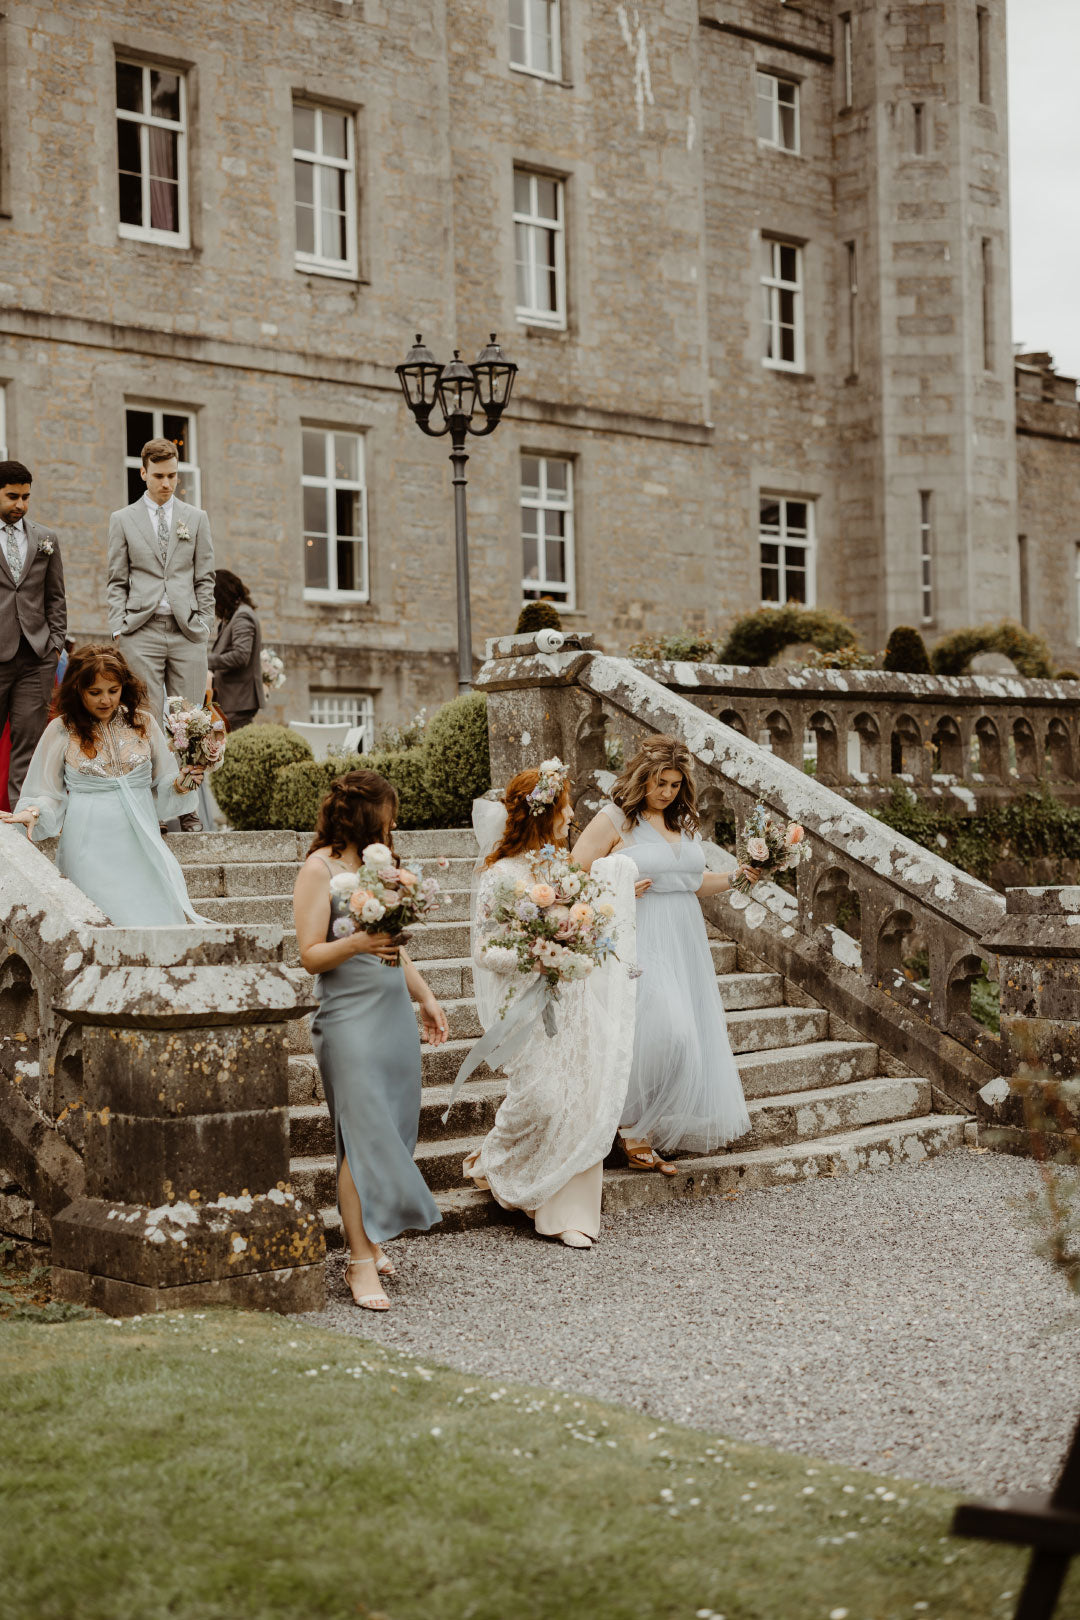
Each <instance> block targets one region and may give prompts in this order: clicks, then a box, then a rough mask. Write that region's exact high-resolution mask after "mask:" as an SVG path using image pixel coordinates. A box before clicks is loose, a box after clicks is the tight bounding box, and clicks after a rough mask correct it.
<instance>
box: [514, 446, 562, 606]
mask: <svg viewBox="0 0 1080 1620" xmlns="http://www.w3.org/2000/svg"><path fill="white" fill-rule="evenodd" d="M526 456H528V458H529V460H530V461H537V462H539V464H540V494H539V495H538V496H534V495H529V496H527V495H526V494H525V487H524V485H523V484H522V483H521V470H520V462H519V464H518V501H519V510H520V511H525V510H529V511H534V512H539V513H544V512H549V511H555V512H562V513H563V514H564V515H565V520H566V521H565V525H564V533H563V548H564V550H563V555H564V558H565V564H566V570H565V571H566V578H565V580H549V579H548V578H547V575H546V572H545V571H544V565H545V564H546V562H547V544H546V541H544V534H543V518H542V517H541V518H540V519H539V520H538V522H537V570H538V572H537V577H536V578H535V579H526V578H525V575H524V570H522V580H521V593H522V600H523V601H524V602H535V601H537V600H538V597H537V596H526V595H525V592H526V591H536V592H538V593H539V595H540V596H550V597H551V599H552V601H553V602H554V603H555V605H556V607H559V608H565V609H566V610H567V611H568V612H572V611H573V610H574V608H575V607H576V605H577V580H576V576H577V559H576V557H575V546H574V463H573V461H572V460H571V459H570V457H569V456H544V455H537V454H536V452H535V451H530V450H523V451H522V452H521V459H522V460H524V459H525V457H526ZM552 461H558V462H561V463H562V464H563V465H564V466H565V468H566V494H565V496H563V495H561V494H558V493H556V494H554V495H553V494H552V493H551V491H550V490H549V489H548V464H549V463H550V462H552ZM542 541H544V544H543V549H542V550H541V544H540V543H541V542H542ZM521 545H522V560H523V561H524V546H525V533H524V529H523V530H522V534H521ZM560 592H565V593H566V594H565V596H564V597H562V598H560V596H559V593H560Z"/></svg>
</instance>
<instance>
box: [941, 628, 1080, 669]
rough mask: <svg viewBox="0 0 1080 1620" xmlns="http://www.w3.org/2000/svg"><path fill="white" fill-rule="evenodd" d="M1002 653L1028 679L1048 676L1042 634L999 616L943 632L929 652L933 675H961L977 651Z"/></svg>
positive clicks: (1048, 655) (1049, 662)
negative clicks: (997, 621) (997, 619)
mask: <svg viewBox="0 0 1080 1620" xmlns="http://www.w3.org/2000/svg"><path fill="white" fill-rule="evenodd" d="M984 652H996V653H1003V654H1004V655H1005V657H1006V658H1011V659H1012V661H1013V663H1014V664H1015V665H1016V671H1017V674H1018V675H1024V676H1026V677H1027V678H1028V679H1029V680H1050V679H1052V678H1053V674H1054V660H1053V658H1052V656H1051V653H1050V648H1049V647H1048V646H1047V644H1046V642H1045V641H1044V640H1043V638H1042V636H1036V635H1034V634H1033V633H1032V632H1031V631H1030V630H1025V629H1024V627H1023V625H1020V624H1013V622H1012V621H1011V620H1010V619H1002V621H1001V623H1000V624H981V625H977V626H975V627H974V628H973V629H970V630H954V631H953V632H952V634H951V635H948V636H943V637H942V639H941V640H940V641H939V642H938V643H937V645H936V647H935V648H934V650H933V652H932V653H931V654H930V660H931V663H932V664H933V666H934V673H935V675H965V674H966V673H967V671H968V669H969V668H970V666H971V660H972V659H973V658H974V657H976V656H977V655H978V654H979V653H984Z"/></svg>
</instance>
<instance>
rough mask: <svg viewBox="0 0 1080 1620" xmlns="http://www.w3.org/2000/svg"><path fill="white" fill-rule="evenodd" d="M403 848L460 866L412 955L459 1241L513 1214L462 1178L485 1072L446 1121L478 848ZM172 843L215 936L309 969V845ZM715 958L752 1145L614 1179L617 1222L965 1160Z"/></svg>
mask: <svg viewBox="0 0 1080 1620" xmlns="http://www.w3.org/2000/svg"><path fill="white" fill-rule="evenodd" d="M395 842H396V845H397V848H398V851H399V854H400V855H401V856H402V858H403V859H407V860H408V861H409V862H410V864H412V865H416V864H417V863H419V864H420V865H423V864H424V863H425V862H432V861H433V860H434V859H435V857H437V856H446V857H447V858H448V859H449V861H450V866H449V868H448V870H446V871H444V872H440V874H439V878H440V882H441V884H442V888H443V891H444V899H445V904H444V906H443V908H442V910H441V912H440V913H439V917H440V920H439V921H438V922H435V923H432V924H429V925H427V926H426V927H424V928H422V929H419V930H418V931H417V932H416V934H415V936H414V938H413V942H412V944H411V946H410V952H411V954H412V956H413V959H414V960H415V961H416V962H417V964H418V965H419V966H420V968H421V970H422V972H423V973H424V975H425V977H426V978H427V980H428V983H429V984H430V985H431V988H432V989H433V991H434V992H435V994H436V995H437V996H438V997H439V999H440V1000H441V1001H442V1003H443V1006H444V1007H445V1009H446V1013H447V1017H448V1019H449V1023H450V1039H449V1040H448V1041H447V1042H446V1044H445V1045H444V1046H442V1047H439V1048H436V1049H430V1050H429V1049H428V1048H426V1047H425V1048H424V1052H423V1080H424V1090H423V1102H422V1108H421V1115H420V1139H419V1143H418V1146H417V1160H418V1162H419V1164H420V1165H421V1167H422V1169H423V1172H424V1176H425V1178H426V1179H427V1181H428V1184H429V1185H430V1187H431V1189H432V1191H433V1193H434V1195H435V1197H436V1200H437V1201H438V1204H439V1206H440V1208H441V1210H442V1213H443V1221H444V1225H445V1227H446V1228H448V1229H455V1228H462V1227H465V1226H472V1225H477V1224H480V1223H482V1222H485V1221H487V1220H491V1219H495V1218H498V1217H499V1216H500V1213H501V1212H500V1211H499V1209H498V1206H497V1205H495V1203H494V1201H493V1200H492V1199H491V1198H490V1197H489V1196H488V1195H487V1194H486V1193H481V1192H478V1191H477V1190H476V1189H475V1188H473V1187H471V1186H466V1185H465V1184H464V1183H463V1182H462V1178H461V1161H462V1159H463V1158H464V1156H465V1155H466V1153H468V1152H469V1151H470V1149H472V1148H474V1147H476V1146H478V1145H479V1143H480V1141H481V1140H482V1138H483V1136H484V1134H485V1133H486V1131H487V1130H488V1129H489V1127H490V1125H491V1122H492V1120H493V1119H494V1117H495V1110H496V1109H497V1107H498V1105H499V1101H500V1099H501V1097H502V1094H503V1086H502V1083H501V1081H500V1080H499V1079H498V1077H497V1076H496V1075H494V1074H492V1073H491V1072H490V1071H488V1070H486V1069H484V1068H481V1069H480V1070H478V1071H477V1075H476V1077H475V1078H473V1079H472V1080H471V1081H469V1082H468V1083H467V1085H466V1086H465V1088H464V1090H463V1092H462V1094H461V1097H460V1098H459V1100H458V1102H457V1103H456V1105H455V1108H454V1112H453V1115H452V1116H451V1119H450V1121H449V1123H448V1124H447V1125H446V1126H444V1125H443V1124H442V1122H441V1118H440V1116H441V1114H442V1112H443V1110H444V1109H445V1106H446V1101H447V1097H448V1095H449V1090H450V1085H451V1082H452V1081H453V1078H454V1075H455V1074H456V1073H457V1070H458V1068H459V1067H460V1064H461V1062H462V1060H463V1058H464V1057H465V1055H466V1053H467V1052H468V1050H469V1048H470V1045H471V1044H472V1042H473V1041H474V1040H475V1039H476V1037H477V1036H478V1035H479V1034H480V1032H481V1031H480V1024H479V1020H478V1018H477V1014H476V1007H475V1004H474V1002H473V995H472V991H473V985H472V967H471V965H470V960H469V923H468V915H469V880H470V876H471V872H472V867H473V861H474V859H475V849H476V846H475V842H474V840H473V835H472V832H471V831H470V830H468V829H466V828H462V829H453V830H449V831H440V832H411V833H410V832H403V833H398V834H397V835H396V839H395ZM169 843H170V847H171V848H172V849H173V850H174V852H175V853H176V854H177V856H178V858H179V860H180V861H181V864H182V865H183V868H184V872H185V875H186V877H187V883H188V890H189V893H190V895H191V898H192V901H193V902H194V904H195V906H196V908H197V910H198V911H200V912H201V913H202V915H203V916H205V917H206V918H208V919H209V920H211V921H215V922H276V923H280V924H282V926H283V927H284V928H285V930H286V941H285V945H286V956H287V960H288V961H289V962H290V963H291V964H296V963H298V961H299V953H298V949H297V944H296V938H295V935H293V933H292V902H291V895H292V886H293V880H294V878H295V875H296V871H297V868H298V866H299V863H300V860H301V859H302V857H303V853H304V850H305V849H306V846H307V843H308V839H307V837H306V835H302V834H297V833H292V832H257V833H236V832H227V833H188V834H179V835H176V836H173V837H172V838H170V840H169ZM710 932H713V930H710ZM711 949H712V956H713V962H714V964H715V967H716V974H717V982H718V984H719V986H720V992H721V995H722V997H723V1001H724V1006H725V1008H726V1009H727V1015H728V1029H729V1032H730V1036H731V1044H732V1048H733V1050H734V1052H735V1054H736V1056H737V1058H738V1064H739V1073H740V1075H741V1077H742V1083H743V1089H744V1091H745V1093H746V1097H747V1102H748V1106H749V1110H750V1116H751V1120H752V1122H753V1129H752V1134H751V1135H750V1136H749V1137H748V1138H747V1139H746V1141H745V1143H740V1144H739V1145H738V1146H737V1148H736V1149H735V1150H734V1151H731V1152H726V1153H721V1154H716V1155H713V1156H711V1157H708V1158H681V1159H680V1160H679V1174H678V1175H677V1176H674V1177H662V1176H658V1175H654V1174H645V1173H642V1172H640V1171H628V1170H608V1171H607V1172H606V1173H605V1183H604V1207H605V1209H607V1210H617V1209H626V1208H631V1207H636V1206H639V1205H645V1204H655V1203H660V1202H664V1201H666V1200H669V1199H673V1198H675V1199H678V1198H685V1197H687V1196H694V1195H701V1194H716V1193H731V1192H734V1191H736V1190H737V1189H740V1188H748V1187H762V1186H773V1185H780V1184H785V1183H789V1182H792V1181H797V1180H803V1179H807V1178H812V1177H814V1176H819V1175H842V1174H847V1173H851V1172H854V1171H857V1170H861V1169H876V1168H879V1167H880V1166H882V1165H885V1164H889V1163H892V1162H894V1161H896V1160H907V1161H917V1160H920V1159H923V1158H925V1157H927V1156H929V1155H930V1154H932V1153H935V1152H940V1151H942V1150H943V1149H945V1148H949V1147H955V1146H957V1145H958V1144H960V1143H961V1142H962V1141H964V1139H965V1135H966V1133H969V1132H971V1131H973V1130H974V1126H973V1125H972V1124H971V1122H970V1121H969V1119H968V1117H967V1116H966V1115H961V1114H941V1113H934V1112H933V1103H932V1098H931V1086H930V1082H929V1080H926V1079H920V1078H918V1077H917V1076H913V1075H911V1074H909V1073H908V1071H907V1070H905V1069H904V1068H903V1067H902V1066H901V1065H899V1064H898V1063H896V1062H895V1061H893V1060H892V1059H890V1058H889V1056H888V1055H887V1054H885V1053H883V1052H882V1051H881V1050H879V1048H878V1047H877V1046H876V1045H875V1044H874V1043H873V1042H870V1041H864V1040H860V1039H859V1038H858V1035H857V1033H856V1032H855V1031H854V1030H852V1029H851V1028H849V1027H848V1026H846V1025H843V1024H842V1023H840V1021H839V1020H838V1019H837V1018H836V1017H835V1016H833V1015H830V1014H829V1013H828V1012H827V1011H826V1010H825V1009H824V1008H822V1007H820V1006H817V1005H815V1004H813V1003H812V1002H810V1000H809V998H808V997H806V996H805V995H803V994H802V993H801V992H800V991H799V990H798V989H797V988H796V987H795V986H793V985H792V984H791V983H790V982H788V981H787V980H785V979H784V978H783V976H782V975H781V974H779V973H774V972H770V971H767V970H764V969H763V966H762V964H761V963H759V962H757V961H755V960H754V959H753V958H752V957H749V956H748V955H747V954H746V952H745V951H744V950H742V949H740V948H737V947H736V946H735V945H734V944H733V943H732V942H731V941H730V940H726V939H722V938H719V937H717V938H713V939H712V940H711ZM285 1027H286V1029H287V1032H288V1033H287V1036H286V1038H287V1039H288V1041H289V1044H290V1047H291V1055H290V1058H289V1075H290V1083H289V1101H290V1116H291V1132H292V1137H291V1140H292V1184H293V1188H294V1190H295V1191H297V1192H298V1193H299V1194H300V1195H301V1196H302V1197H304V1198H305V1200H310V1201H311V1202H312V1203H314V1204H315V1205H316V1206H317V1207H318V1208H319V1209H320V1210H321V1212H322V1216H323V1221H324V1224H325V1226H326V1229H327V1239H328V1241H329V1242H331V1243H333V1242H336V1241H340V1223H339V1218H338V1215H337V1210H336V1208H335V1165H334V1144H333V1138H332V1136H331V1132H330V1120H329V1115H328V1113H327V1110H326V1106H325V1104H324V1102H323V1100H322V1091H321V1087H320V1083H319V1074H318V1069H317V1067H316V1064H315V1060H314V1057H313V1056H312V1052H311V1040H310V1033H309V1029H308V1025H307V1021H306V1020H302V1021H300V1022H298V1023H294V1024H290V1025H288V1026H285Z"/></svg>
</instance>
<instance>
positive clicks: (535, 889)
mask: <svg viewBox="0 0 1080 1620" xmlns="http://www.w3.org/2000/svg"><path fill="white" fill-rule="evenodd" d="M529 899H530V900H531V901H532V902H533V904H534V905H537V906H539V907H540V908H541V910H546V909H547V907H548V906H553V905H554V904H555V890H554V889H553V888H552V887H551V884H550V883H534V884H533V886H532V888H531V889H530V890H529Z"/></svg>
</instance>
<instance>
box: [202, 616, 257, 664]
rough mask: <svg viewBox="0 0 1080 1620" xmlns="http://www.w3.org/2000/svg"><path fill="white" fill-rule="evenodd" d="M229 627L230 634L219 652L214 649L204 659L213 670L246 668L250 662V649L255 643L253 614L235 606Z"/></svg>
mask: <svg viewBox="0 0 1080 1620" xmlns="http://www.w3.org/2000/svg"><path fill="white" fill-rule="evenodd" d="M229 629H230V631H231V632H232V634H231V635H230V636H229V638H228V645H227V646H225V647H223V648H222V650H221V651H220V652H218V651H217V650H216V649H214V650H213V651H211V652H210V653H209V654H208V655H207V659H206V661H207V663H208V665H209V666H210V668H211V669H213V670H218V669H246V668H247V666H248V664H249V663H250V662H251V649H252V648H253V647H254V645H255V618H254V615H253V614H251V613H245V612H244V611H243V610H242V609H241V608H237V610H236V612H235V613H234V614H233V616H232V618H231V619H230V620H229Z"/></svg>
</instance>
